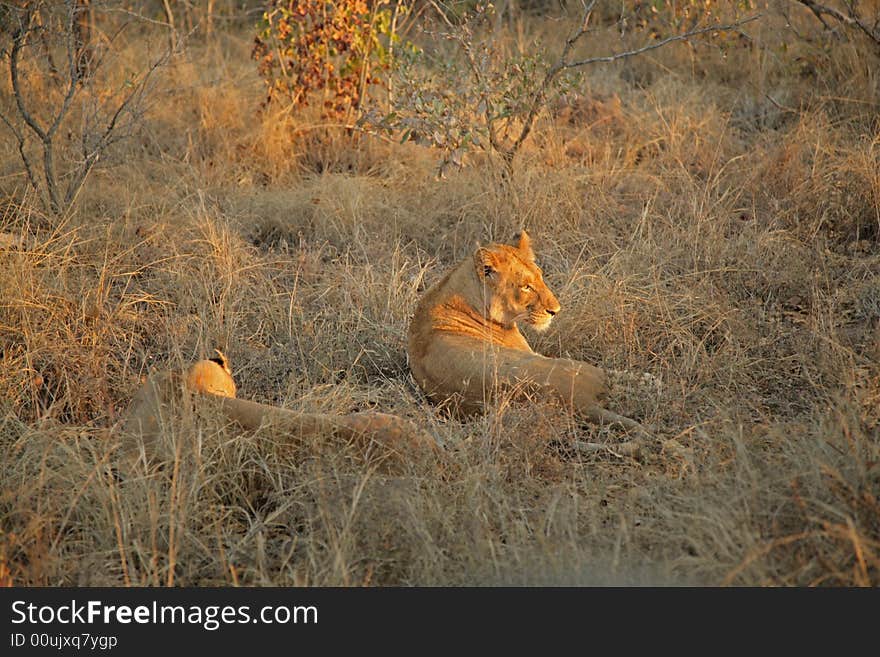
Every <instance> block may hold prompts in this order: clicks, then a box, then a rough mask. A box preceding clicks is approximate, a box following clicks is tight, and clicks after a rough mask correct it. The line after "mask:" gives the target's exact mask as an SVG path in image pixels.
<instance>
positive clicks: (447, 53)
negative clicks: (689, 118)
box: [361, 0, 759, 175]
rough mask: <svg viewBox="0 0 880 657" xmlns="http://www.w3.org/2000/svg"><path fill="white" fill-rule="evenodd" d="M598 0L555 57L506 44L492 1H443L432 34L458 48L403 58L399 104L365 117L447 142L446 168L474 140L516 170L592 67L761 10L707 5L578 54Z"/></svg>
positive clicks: (409, 135) (437, 143) (391, 129)
mask: <svg viewBox="0 0 880 657" xmlns="http://www.w3.org/2000/svg"><path fill="white" fill-rule="evenodd" d="M596 1H597V0H591V1H590V2H587V3H585V4H584V6H583V8H582V11H581V14H580V19H579V20H578V22H577V24H576V25H575V27H574V29H573V30H572V31H570V32H569V36H568V38H567V39H565V40H564V41H563V40H562V39H560V41H561V43H562V49H561V53H560V54H559V55H558V56H556V57H553V58H547V57H545V56H544V53H546V52H552V51H553V50H555V48H553V47H552V45H548V44H540V46H539V47H537V48H536V49H535V51H534V52H532V53H512V52H507V51H505V50H504V49H503V48H502V47H501V46H500V45H499V43H498V41H497V39H496V38H495V36H494V30H493V29H492V27H491V26H490V23H491V21H489V20H488V19H489V18H490V17H491V16H493V15H494V11H495V10H494V7H493V5H492V4H482V3H478V4H477V5H476V6H475V7H474V10H473V11H472V12H471V13H469V14H467V15H466V16H465V17H464V18H463V19H459V18H457V17H456V16H455V15H453V14H452V13H451V12H450V13H444V12H443V11H442V9H440V8H439V7H438V8H437V9H438V14H439V18H440V23H441V24H442V25H443V27H442V29H441V30H440V31H437V32H434V33H431V34H432V35H433V36H435V37H437V38H439V39H443V40H447V41H449V42H452V43H453V44H454V46H455V47H454V49H451V50H448V49H444V48H442V47H440V46H439V45H438V47H437V48H436V49H435V50H436V52H437V53H439V54H435V55H428V54H426V53H425V52H414V53H413V55H414V56H412V57H410V58H403V57H402V58H401V59H400V60H399V61H398V66H397V67H396V71H395V73H396V74H397V75H399V77H400V78H401V79H400V81H399V82H397V83H396V86H397V88H399V89H401V93H400V94H399V95H398V96H396V97H395V98H394V102H393V104H392V105H393V107H392V111H391V112H389V113H385V114H382V113H380V112H378V111H377V110H373V111H371V112H369V113H367V114H365V116H364V117H362V119H361V123H362V124H370V125H372V126H373V127H374V128H376V129H378V130H381V131H385V132H387V133H389V134H397V133H399V134H400V135H401V136H400V139H401V141H407V140H409V139H412V140H413V141H416V142H417V143H422V144H426V145H430V146H433V147H436V148H439V149H441V150H442V152H443V157H442V159H441V162H440V174H441V175H442V174H443V172H444V171H445V170H446V168H448V167H449V166H450V165H451V164H453V165H457V166H460V165H461V163H462V158H463V156H464V155H465V154H466V153H467V152H468V151H470V150H473V149H474V148H475V147H476V148H477V149H478V150H484V151H488V152H491V153H494V154H495V155H498V156H500V158H501V161H502V162H503V164H504V173H505V174H506V175H509V174H510V173H512V169H513V161H514V158H515V157H516V155H517V153H518V152H519V151H520V149H521V147H522V145H523V143H525V141H526V140H527V139H528V137H529V135H530V134H531V131H532V128H533V126H534V124H535V120H536V119H537V117H538V115H539V114H540V113H541V112H542V111H543V110H544V108H545V107H546V106H547V105H548V104H549V103H550V102H551V101H552V100H553V99H554V98H558V97H560V96H564V95H565V94H567V93H570V92H571V91H573V90H574V89H576V87H577V86H578V84H579V77H580V76H581V75H582V70H583V69H584V68H586V67H587V66H590V65H592V64H600V63H610V62H615V61H618V60H622V59H627V58H629V57H635V56H638V55H641V54H642V53H645V52H649V51H651V50H655V49H657V48H662V47H664V46H665V45H667V44H670V43H674V42H678V41H689V40H691V39H694V38H696V37H699V36H703V35H706V36H708V37H710V38H713V39H715V38H717V36H718V35H719V34H724V33H726V32H737V31H738V30H739V27H740V26H741V25H744V24H745V23H748V22H751V21H753V20H755V19H757V18H758V17H759V16H758V15H753V16H751V17H748V18H742V19H738V20H736V21H735V22H733V23H730V24H722V23H721V22H719V21H718V17H717V16H715V14H713V13H712V12H710V11H709V10H708V9H705V10H704V11H703V12H702V13H701V14H699V15H698V19H699V20H702V21H704V22H701V23H699V24H695V25H693V26H692V27H690V28H688V29H686V30H684V31H679V30H678V29H677V28H676V29H675V30H673V32H672V34H670V35H669V36H665V37H663V38H659V36H658V35H657V34H655V33H651V34H649V35H645V37H644V39H645V42H644V45H642V46H640V47H637V48H633V49H631V50H624V51H621V52H617V53H613V54H610V55H602V56H596V57H586V58H578V57H577V49H576V46H577V45H578V43H579V42H582V41H585V40H586V37H587V35H588V32H589V30H590V22H591V18H592V15H593V8H594V7H595V5H596Z"/></svg>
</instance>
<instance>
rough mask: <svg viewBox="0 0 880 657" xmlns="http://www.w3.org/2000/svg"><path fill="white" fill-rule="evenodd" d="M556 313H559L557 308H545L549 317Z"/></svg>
mask: <svg viewBox="0 0 880 657" xmlns="http://www.w3.org/2000/svg"><path fill="white" fill-rule="evenodd" d="M558 312H559V308H557V309H556V310H550V309H549V308H547V314H548V315H550V317H553V316H554V315H556V313H558Z"/></svg>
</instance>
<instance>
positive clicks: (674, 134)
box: [0, 13, 880, 585]
mask: <svg viewBox="0 0 880 657" xmlns="http://www.w3.org/2000/svg"><path fill="white" fill-rule="evenodd" d="M802 18H803V21H802V24H800V25H799V29H800V31H801V32H802V34H803V33H809V34H811V35H812V37H811V38H812V39H813V40H812V41H806V40H803V39H798V38H797V37H795V36H794V35H793V34H792V33H791V32H788V31H786V30H784V29H782V28H781V24H780V22H779V21H780V20H782V19H781V18H780V17H779V16H778V15H776V14H773V13H771V14H768V16H767V17H766V18H765V19H764V20H762V21H761V22H759V23H757V24H755V25H754V27H753V28H750V30H749V33H750V36H751V37H752V38H753V40H754V42H755V43H754V44H753V45H751V46H749V45H748V44H745V45H742V44H741V45H740V46H738V47H734V48H731V49H729V50H728V51H727V52H726V53H721V52H716V51H714V50H711V49H700V50H692V49H690V48H689V47H688V46H686V45H678V46H673V47H670V48H667V49H664V50H662V51H658V52H656V53H654V54H652V55H651V56H646V57H642V58H640V59H637V60H632V61H630V62H627V63H621V64H617V65H614V66H609V67H605V68H596V69H592V70H591V71H590V72H589V76H588V77H587V78H586V79H585V80H584V82H583V90H582V91H583V93H582V100H580V101H578V103H577V104H573V105H571V106H566V107H557V108H555V109H554V111H553V112H551V113H548V114H547V115H546V116H544V117H543V118H542V120H541V122H540V124H539V126H538V127H537V128H536V131H535V134H534V136H533V139H532V141H531V142H529V143H528V144H527V147H526V149H525V152H523V153H522V157H521V159H520V160H519V161H518V167H517V170H516V174H515V178H514V181H513V184H512V185H506V184H504V182H503V181H502V180H501V179H500V177H499V176H498V175H497V170H496V167H494V166H493V165H492V164H491V162H487V161H486V160H485V159H481V158H474V161H473V163H472V166H469V167H467V168H465V169H463V170H461V171H452V172H450V175H449V177H448V179H447V180H444V181H438V180H437V179H436V178H435V176H434V170H435V169H434V167H435V161H434V157H433V154H432V153H430V152H428V151H425V150H422V149H420V148H419V147H416V146H413V145H392V144H388V143H386V142H384V141H381V140H374V139H370V138H368V137H365V136H360V137H358V138H356V143H354V144H352V142H351V141H350V140H348V139H347V138H345V137H344V136H343V135H340V134H338V133H337V132H333V131H329V132H327V131H321V130H320V129H317V128H315V127H314V126H315V125H316V124H317V121H314V122H313V121H310V119H308V117H305V116H301V115H299V116H291V115H283V114H282V113H276V111H275V110H270V111H269V112H268V113H265V114H261V113H259V112H258V105H259V102H260V100H261V98H262V90H261V87H260V82H259V80H257V78H256V75H255V72H254V70H253V66H252V64H251V63H250V62H249V61H248V57H247V52H248V47H249V35H248V34H247V33H244V32H241V33H222V32H220V33H218V34H217V35H216V36H215V38H214V39H212V40H211V41H210V42H208V43H205V44H198V43H197V44H193V45H192V46H191V47H190V50H189V51H188V53H187V54H186V56H185V57H183V58H181V59H180V60H179V61H177V62H176V63H175V64H174V67H173V70H172V71H171V75H169V76H167V77H166V78H165V80H166V81H165V88H164V89H162V90H161V91H158V92H157V93H161V94H163V95H162V102H161V103H158V104H157V105H156V106H155V108H154V110H153V112H152V113H151V114H150V115H149V118H148V120H147V121H146V122H145V123H144V124H143V125H142V126H141V128H140V130H139V132H138V133H137V134H136V135H135V136H134V138H133V139H131V140H129V141H127V142H125V143H123V144H120V145H119V146H118V148H117V149H116V151H114V153H113V156H112V158H110V160H109V162H108V163H107V164H106V165H105V166H102V167H101V168H99V169H98V170H96V171H95V173H94V174H93V175H92V177H91V178H90V180H89V182H88V183H87V186H86V188H85V189H84V190H83V192H82V194H81V195H80V198H79V199H78V203H77V205H76V207H75V209H74V211H73V212H72V213H71V214H70V215H69V216H67V217H66V218H64V219H63V220H62V221H54V220H51V219H50V218H48V217H44V216H42V215H41V212H40V210H39V204H38V203H37V202H36V199H35V198H34V197H33V195H32V194H31V193H30V192H28V190H27V189H26V186H25V180H24V178H23V176H22V175H21V172H20V170H19V167H18V162H17V160H16V157H17V154H16V151H15V148H14V144H12V143H10V142H9V141H8V140H4V141H3V142H2V144H0V145H2V151H0V172H2V173H0V189H2V194H3V197H4V199H5V204H4V208H3V210H2V218H0V233H4V234H7V235H8V236H10V238H9V239H10V241H11V242H14V246H10V247H7V248H2V247H0V291H2V292H0V364H2V366H0V417H2V420H0V444H2V448H3V450H4V451H5V452H6V456H5V458H4V459H3V462H2V466H0V472H2V474H0V481H2V488H0V530H2V534H0V581H9V582H11V583H13V584H35V585H57V584H74V585H76V584H81V585H84V584H90V585H101V584H107V585H128V584H131V585H147V584H150V585H217V584H230V585H238V584H241V585H278V584H282V585H291V584H293V585H300V584H311V585H323V584H343V585H389V584H404V585H408V584H426V585H436V584H456V585H457V584H489V583H492V584H499V583H500V584H682V583H686V584H734V585H742V584H751V585H755V584H759V585H765V584H771V585H812V584H825V585H840V584H845V585H877V583H878V581H880V502H878V496H880V466H878V463H880V436H878V431H880V429H878V426H880V424H878V422H880V411H878V409H880V368H878V357H880V343H878V339H880V324H878V318H880V246H878V239H880V230H878V229H880V174H878V171H880V125H878V119H877V117H878V107H880V105H878V103H880V87H878V75H877V72H878V71H880V67H878V65H877V64H878V60H877V58H876V57H874V56H873V55H872V54H871V52H870V51H869V50H867V49H865V48H864V47H862V45H860V44H858V43H856V44H853V43H849V42H846V41H844V40H840V41H826V40H824V38H823V37H822V35H821V34H820V33H818V32H817V31H816V29H815V26H811V23H810V22H809V21H808V19H809V16H806V17H802ZM519 27H520V33H519V34H520V36H519V38H520V40H522V39H526V41H527V40H528V38H531V36H534V35H538V34H547V33H548V31H549V30H552V29H554V28H555V29H558V26H557V25H556V24H555V23H551V24H549V25H548V24H547V23H545V22H542V21H541V20H538V19H524V20H523V21H522V22H521V24H520V26H519ZM810 30H812V31H810ZM523 35H525V36H523ZM614 39H615V36H614V31H613V27H609V28H608V30H607V31H600V32H597V33H596V35H595V38H594V39H593V40H592V41H590V43H588V44H587V48H589V49H590V50H591V52H593V51H595V53H600V52H607V51H608V49H610V48H613V47H614V43H615V41H614ZM781 41H785V43H786V49H785V50H783V49H781V48H780V46H779V43H780V42H781ZM758 45H760V46H762V47H758ZM131 48H132V50H133V52H136V51H137V48H138V43H137V42H136V41H135V42H133V43H132V44H131ZM722 54H724V55H725V57H722ZM2 84H4V85H5V84H7V83H6V82H3V83H2ZM3 94H8V89H7V88H6V87H5V86H4V87H3ZM521 227H526V228H527V229H529V230H530V232H531V233H532V234H533V236H534V238H535V240H536V246H537V251H538V253H539V257H540V259H541V262H542V266H543V267H544V269H545V272H546V278H547V280H548V282H549V283H550V285H551V286H552V287H553V289H554V290H555V291H556V293H557V296H558V297H559V299H560V301H561V303H562V306H563V312H562V313H561V314H560V315H559V317H558V319H557V322H556V323H555V324H554V327H553V328H552V330H551V331H549V332H548V333H546V334H543V335H541V336H532V339H533V342H534V344H535V346H536V348H537V349H538V350H540V351H542V352H543V353H546V354H548V355H566V356H571V357H574V358H579V359H584V360H589V361H595V362H599V363H601V364H602V365H603V366H605V367H608V368H611V369H614V370H621V371H623V370H629V371H635V372H647V373H650V374H651V375H653V376H654V377H656V379H658V380H659V381H660V382H661V385H660V386H659V387H658V388H650V389H642V388H637V389H633V388H621V389H618V390H616V394H615V399H614V400H613V401H612V404H613V405H614V407H615V408H616V409H617V410H619V411H620V412H624V413H627V414H629V415H632V416H635V417H638V418H639V419H640V420H642V421H643V422H645V423H646V424H648V425H650V426H651V427H652V428H653V429H654V430H655V432H656V433H657V435H658V438H659V439H660V440H658V445H657V447H656V449H653V450H649V451H648V453H647V454H646V455H645V456H644V458H643V459H641V460H633V459H629V458H620V457H617V456H615V455H614V454H613V453H610V452H609V453H599V454H596V455H593V456H589V457H587V456H583V455H576V454H572V453H571V452H570V451H569V450H567V449H566V446H565V442H566V441H565V439H566V438H567V437H572V436H576V437H580V438H586V439H588V440H592V441H610V442H612V443H613V440H614V436H608V435H607V432H606V433H603V432H599V431H598V430H597V429H596V428H595V427H590V426H581V425H579V424H578V423H576V422H575V421H573V420H572V419H571V418H568V417H565V416H561V415H560V414H559V413H558V411H557V410H555V409H554V408H552V407H547V406H544V405H542V404H541V403H540V402H539V401H536V402H535V403H534V404H530V405H522V404H516V403H513V402H510V401H509V400H502V401H501V402H500V403H499V404H497V406H496V407H494V408H493V409H492V410H491V411H490V412H489V413H488V414H487V415H486V416H485V417H483V418H479V419H475V420H472V421H469V422H460V421H456V420H453V419H450V418H448V417H446V416H444V415H443V414H442V413H440V412H438V411H437V410H436V409H434V408H432V407H431V406H430V405H428V404H427V403H426V401H425V400H424V398H423V397H422V396H421V394H420V393H419V391H418V389H417V388H416V387H415V385H414V383H413V381H412V380H411V379H410V377H409V374H408V369H407V364H406V358H405V333H406V327H407V321H408V317H409V315H410V313H411V311H412V309H413V308H414V304H415V303H416V300H417V299H418V297H419V295H420V294H421V293H422V292H423V291H424V290H425V289H426V287H427V286H429V285H430V284H431V283H432V282H433V281H435V280H437V278H438V277H439V276H440V275H441V273H442V272H443V271H444V270H445V269H446V268H448V267H450V266H451V265H453V264H454V263H456V262H457V261H458V260H460V259H461V258H463V257H466V256H467V255H469V254H470V253H471V252H472V251H473V249H474V247H475V244H476V243H478V242H479V243H483V242H486V241H489V240H497V239H507V238H508V237H509V236H512V235H513V233H514V232H515V231H516V230H518V229H519V228H521ZM214 347H220V348H221V349H223V350H224V351H225V352H226V354H227V355H228V356H229V358H230V360H231V362H232V365H233V369H234V372H235V376H236V378H237V381H238V384H239V395H240V396H242V397H245V398H251V399H256V400H260V401H266V402H271V403H275V404H280V405H283V406H286V407H290V408H298V409H305V410H320V411H326V412H340V413H341V412H350V411H352V410H361V409H367V408H376V409H381V410H383V411H389V412H395V413H399V414H401V415H404V416H407V417H409V418H411V419H413V420H415V421H416V422H418V423H420V424H421V425H423V426H425V427H427V428H428V429H429V430H430V431H431V432H433V433H434V434H435V435H437V436H438V438H440V439H441V440H442V441H443V443H444V444H445V445H446V447H445V449H444V452H443V453H442V454H441V455H440V456H439V457H437V459H435V460H428V462H418V463H417V462H414V463H412V464H411V465H410V466H409V467H407V468H406V469H405V471H404V472H403V473H399V474H395V475H394V476H391V475H388V474H386V473H383V472H381V471H379V470H377V469H375V468H374V467H373V466H372V465H370V464H364V463H363V462H362V461H359V460H357V459H355V458H354V457H353V456H352V455H350V454H347V453H345V452H344V451H343V452H340V453H335V452H333V451H330V450H328V449H327V448H326V447H325V446H323V445H322V444H321V443H320V441H315V442H314V443H312V444H307V445H301V446H299V448H297V449H293V448H292V447H291V445H290V444H288V442H289V441H286V440H285V439H284V437H283V436H277V435H272V434H271V432H268V431H263V432H257V433H254V434H242V433H240V432H238V431H236V430H235V429H234V428H232V427H228V426H223V425H221V424H219V423H218V422H217V420H216V419H215V418H210V417H198V416H194V415H192V414H191V413H189V414H187V413H184V414H182V415H181V416H179V417H176V418H174V419H173V420H172V421H169V422H168V423H167V426H166V428H165V431H164V434H163V437H162V442H163V450H162V453H163V454H164V455H165V458H164V459H162V460H160V461H159V462H157V463H153V464H152V465H150V466H149V467H147V466H144V465H143V464H141V465H139V466H138V467H137V468H136V469H135V470H134V471H126V470H125V469H124V468H123V467H122V466H121V463H120V457H119V455H118V449H117V447H118V445H117V440H116V437H115V433H114V432H113V427H114V426H115V425H116V423H117V421H118V420H119V418H120V416H121V413H122V411H123V409H124V407H125V405H126V404H127V402H128V400H129V399H130V397H131V395H132V394H133V392H134V390H135V389H136V388H137V386H138V385H139V383H140V380H141V378H142V377H143V376H144V375H145V374H146V373H147V372H148V371H150V370H153V369H164V368H168V367H175V366H181V365H182V364H183V363H186V362H188V361H190V360H192V359H194V358H198V357H201V356H203V355H205V354H208V353H210V351H211V350H212V349H213V348H214Z"/></svg>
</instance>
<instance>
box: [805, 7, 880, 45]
mask: <svg viewBox="0 0 880 657" xmlns="http://www.w3.org/2000/svg"><path fill="white" fill-rule="evenodd" d="M794 1H795V2H799V3H800V4H802V5H803V6H804V7H806V8H807V9H809V10H810V11H811V12H813V14H815V16H816V18H818V19H819V22H821V23H822V25H824V26H825V28H826V29H831V28H830V26H829V25H828V23H827V22H825V19H824V18H823V16H830V17H831V18H833V19H835V20H836V21H839V22H841V23H843V24H844V25H846V26H848V27H852V28H856V29H859V30H861V31H862V32H864V33H865V34H866V35H867V36H868V38H870V39H871V40H872V41H874V43H876V44H877V45H880V19H878V23H875V24H874V26H873V27H872V26H870V25H868V24H867V23H866V22H865V21H864V20H863V19H862V18H861V16H859V14H858V11H857V9H856V5H855V3H852V2H847V3H845V4H846V6H847V9H849V15H847V14H844V13H843V12H842V11H840V10H839V9H835V8H834V7H828V6H827V5H823V4H820V3H818V2H815V0H794Z"/></svg>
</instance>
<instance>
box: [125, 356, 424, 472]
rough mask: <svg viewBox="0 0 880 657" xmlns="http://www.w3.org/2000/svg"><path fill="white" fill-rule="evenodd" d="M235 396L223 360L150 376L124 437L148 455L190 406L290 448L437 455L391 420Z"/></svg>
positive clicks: (408, 427) (406, 424)
mask: <svg viewBox="0 0 880 657" xmlns="http://www.w3.org/2000/svg"><path fill="white" fill-rule="evenodd" d="M220 355H221V358H222V354H220ZM235 393H236V387H235V382H234V380H233V379H232V375H231V374H230V372H229V368H228V364H226V362H225V358H223V362H222V363H218V362H215V361H213V360H201V361H198V362H197V363H195V364H193V365H192V366H190V367H189V368H188V370H187V371H186V373H185V374H184V375H183V376H181V374H180V373H177V372H163V373H159V374H155V375H152V376H150V377H149V378H148V379H147V380H146V381H145V382H144V384H143V385H142V386H141V387H140V389H139V390H138V391H137V393H136V394H135V395H134V397H133V398H132V402H131V404H130V405H129V409H128V412H127V414H126V419H125V424H124V426H123V433H124V434H125V435H126V436H127V438H130V437H131V436H137V437H139V438H140V444H141V445H143V447H144V450H145V452H146V453H147V455H151V454H152V453H154V452H155V443H156V441H157V439H158V438H159V436H160V433H161V430H162V426H163V424H164V423H165V422H166V421H167V419H168V418H170V417H171V416H172V415H173V414H174V413H176V412H178V411H179V410H180V409H181V408H182V407H185V406H186V405H190V408H196V407H198V408H200V409H202V410H210V409H214V410H216V412H217V413H219V414H220V415H221V416H222V417H224V418H226V419H227V420H229V421H231V422H233V423H235V424H237V425H238V426H240V427H242V428H244V429H247V430H257V429H260V428H271V429H272V430H273V431H275V432H280V433H282V434H287V435H289V436H290V439H291V441H292V442H300V441H302V440H303V439H305V438H308V437H313V436H318V437H323V438H326V439H328V440H339V441H342V442H344V443H346V444H350V445H354V446H355V447H357V448H358V449H360V450H361V451H362V452H364V453H367V452H369V451H370V450H372V449H373V448H376V447H379V448H381V449H383V450H385V451H386V452H397V451H400V450H407V451H408V450H412V449H415V450H420V451H423V452H424V451H430V450H435V449H437V443H436V442H435V441H434V439H433V438H432V437H431V436H430V435H429V434H428V433H427V432H425V431H423V430H421V429H419V428H418V427H416V426H415V425H414V424H412V423H411V422H410V421H409V420H406V419H404V418H401V417H398V416H396V415H390V414H387V413H376V412H363V413H350V414H347V415H329V414H324V413H303V412H298V411H291V410H288V409H284V408H279V407H276V406H269V405H268V404H260V403H257V402H252V401H247V400H244V399H236V398H235ZM132 447H134V444H126V445H124V448H125V449H124V451H131V448H132ZM138 449H139V447H138Z"/></svg>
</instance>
